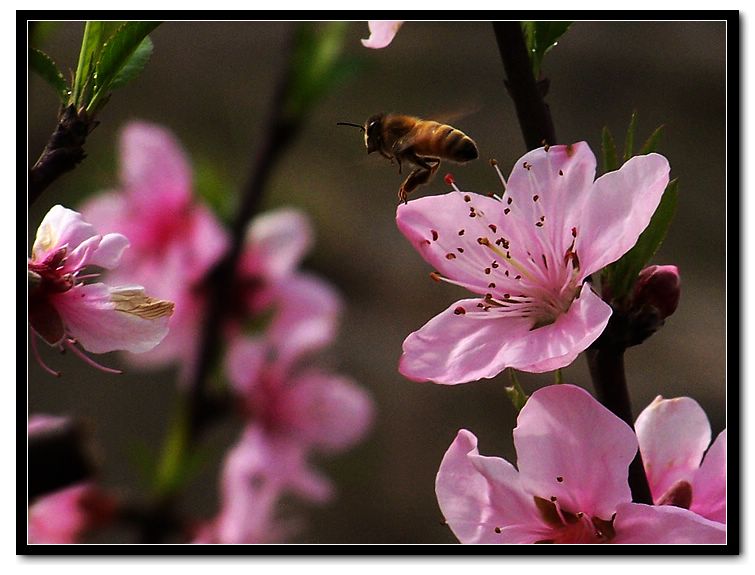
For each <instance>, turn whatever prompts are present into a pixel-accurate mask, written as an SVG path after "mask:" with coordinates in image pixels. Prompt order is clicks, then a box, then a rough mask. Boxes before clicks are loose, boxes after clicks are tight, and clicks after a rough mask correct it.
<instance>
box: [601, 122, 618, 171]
mask: <svg viewBox="0 0 755 575" xmlns="http://www.w3.org/2000/svg"><path fill="white" fill-rule="evenodd" d="M601 148H602V150H603V172H613V171H614V170H618V169H619V163H618V161H617V160H616V143H615V142H614V141H613V136H612V135H611V131H610V130H609V129H608V126H603V134H602V142H601Z"/></svg>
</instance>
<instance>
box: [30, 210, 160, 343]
mask: <svg viewBox="0 0 755 575" xmlns="http://www.w3.org/2000/svg"><path fill="white" fill-rule="evenodd" d="M127 247H128V240H127V239H126V238H125V237H124V236H123V235H121V234H106V235H104V236H103V235H99V234H97V233H96V232H95V230H94V227H93V226H92V225H91V224H88V223H87V222H85V221H84V219H83V218H82V217H81V214H79V213H78V212H75V211H73V210H69V209H67V208H64V207H63V206H60V205H56V206H53V207H52V208H51V209H50V211H49V212H48V213H47V215H46V216H45V217H44V219H43V220H42V223H41V224H40V226H39V229H38V230H37V236H36V239H35V240H34V245H33V247H32V255H31V258H29V261H28V273H29V283H30V290H29V323H30V324H31V328H32V330H33V332H34V334H36V335H37V336H39V337H41V338H42V339H43V340H44V341H45V342H46V343H48V344H49V345H51V346H56V347H60V348H61V349H62V348H63V347H66V348H68V349H71V350H72V351H74V352H76V353H79V354H80V352H79V351H78V350H77V349H76V348H75V347H74V343H76V342H78V343H80V344H81V346H82V347H83V348H84V349H85V350H87V351H89V352H92V353H105V352H109V351H114V350H127V351H132V352H145V351H147V350H150V349H152V348H153V347H155V346H156V345H157V344H158V343H160V341H161V340H162V339H163V338H164V337H165V335H166V334H167V333H168V318H169V317H170V315H171V314H172V313H173V303H172V302H170V301H165V300H158V299H154V298H152V297H149V296H147V295H145V293H144V288H142V287H141V286H138V285H128V286H121V287H110V286H108V285H105V284H104V283H99V282H97V283H91V282H90V280H92V279H94V278H96V277H97V276H98V275H99V273H98V270H97V269H96V268H104V269H113V268H116V267H117V266H118V263H119V261H120V259H121V255H122V254H123V251H124V250H125V249H126V248H127ZM86 282H90V283H86ZM34 341H35V340H34V338H32V342H34ZM35 349H36V348H35ZM82 357H84V356H82Z"/></svg>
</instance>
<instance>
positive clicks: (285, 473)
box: [194, 424, 332, 544]
mask: <svg viewBox="0 0 755 575" xmlns="http://www.w3.org/2000/svg"><path fill="white" fill-rule="evenodd" d="M306 455H307V452H306V449H305V448H304V447H303V446H302V445H299V444H298V443H296V442H293V441H291V440H290V439H288V438H284V437H280V436H274V435H270V434H269V433H267V432H266V431H265V430H263V429H262V428H261V427H259V426H257V425H253V424H250V425H248V426H247V428H246V429H245V430H244V433H243V435H242V437H241V439H240V441H239V442H238V443H237V444H236V445H235V446H234V447H233V448H232V449H231V450H230V451H229V452H228V454H227V455H226V458H225V462H224V464H223V472H222V478H221V485H220V507H221V509H220V513H219V514H218V515H217V517H215V518H214V519H213V520H211V521H209V522H207V523H205V524H203V525H201V526H200V528H199V529H198V530H197V533H196V536H195V539H194V543H237V544H240V543H280V542H282V541H283V540H285V539H286V538H288V537H290V536H291V535H293V534H294V533H295V532H296V531H298V529H299V528H300V527H301V524H300V523H299V522H298V521H297V520H296V519H284V518H282V517H280V500H281V497H283V496H284V495H285V494H286V493H289V492H293V493H295V494H297V495H299V496H302V497H304V498H306V499H308V500H310V501H315V502H318V503H324V502H326V501H327V500H328V499H330V497H331V496H332V487H331V485H330V482H329V481H328V480H327V479H326V478H324V477H322V476H320V475H319V474H318V473H317V472H316V471H315V470H314V469H312V468H311V467H309V465H308V464H307V461H306Z"/></svg>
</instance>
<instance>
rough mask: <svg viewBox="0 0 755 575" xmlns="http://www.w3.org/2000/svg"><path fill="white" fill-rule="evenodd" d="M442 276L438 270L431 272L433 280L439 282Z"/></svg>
mask: <svg viewBox="0 0 755 575" xmlns="http://www.w3.org/2000/svg"><path fill="white" fill-rule="evenodd" d="M442 277H443V276H441V275H440V274H439V273H438V272H430V279H432V280H433V281H436V282H439V281H440V280H441V278H442Z"/></svg>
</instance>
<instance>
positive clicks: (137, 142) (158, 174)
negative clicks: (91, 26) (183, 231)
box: [120, 122, 191, 213]
mask: <svg viewBox="0 0 755 575" xmlns="http://www.w3.org/2000/svg"><path fill="white" fill-rule="evenodd" d="M120 168H121V175H120V180H121V182H123V184H124V185H125V187H126V191H127V193H128V194H129V196H130V197H131V199H132V201H134V202H136V204H137V205H139V206H141V208H142V209H147V208H149V209H155V207H157V206H159V209H160V210H164V211H167V212H168V213H170V212H171V211H178V210H180V208H181V207H183V206H184V205H186V203H187V202H188V201H189V199H190V197H191V167H190V165H189V162H188V160H187V158H186V156H185V154H184V152H183V150H182V148H181V146H180V144H179V143H178V141H177V140H176V138H175V137H174V136H173V135H172V134H171V133H170V132H169V131H168V130H166V129H165V128H163V127H161V126H158V125H156V124H149V123H146V122H131V123H130V124H128V125H127V126H126V127H125V128H124V129H123V130H122V132H121V136H120Z"/></svg>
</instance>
